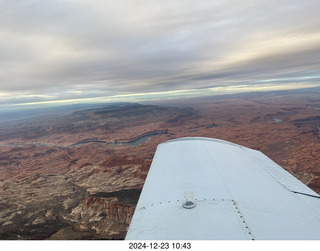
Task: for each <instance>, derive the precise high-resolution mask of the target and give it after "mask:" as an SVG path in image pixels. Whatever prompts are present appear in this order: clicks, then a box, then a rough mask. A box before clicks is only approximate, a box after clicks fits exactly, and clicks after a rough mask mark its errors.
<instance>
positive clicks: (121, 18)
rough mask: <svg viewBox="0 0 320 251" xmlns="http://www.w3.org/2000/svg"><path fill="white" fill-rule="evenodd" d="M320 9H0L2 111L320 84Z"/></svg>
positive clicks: (69, 0) (72, 0) (295, 2)
mask: <svg viewBox="0 0 320 251" xmlns="http://www.w3.org/2000/svg"><path fill="white" fill-rule="evenodd" d="M319 9H320V2H319V1H318V0H307V1H300V0H280V1H279V0H277V1H276V0H262V1H249V0H248V1H234V0H229V1H226V0H220V1H209V0H208V1H200V2H199V1H198V2H195V1H190V0H188V1H186V0H184V1H169V0H163V1H151V0H149V1H148V0H135V1H130V0H121V1H102V0H101V1H99V0H95V1H82V0H51V1H41V0H25V1H19V0H11V1H1V0H0V99H1V101H0V103H2V104H4V103H19V102H33V101H34V102H36V101H46V100H59V99H62V100H63V99H79V98H86V97H88V98H94V97H100V96H114V95H124V94H130V93H131V94H134V93H144V92H164V91H176V90H189V89H203V88H211V87H215V86H226V87H227V86H230V85H232V86H233V85H235V84H236V85H237V84H238V85H241V84H247V83H248V82H250V81H251V82H252V83H255V84H258V83H259V82H255V81H256V80H264V79H273V78H287V77H291V78H294V77H297V78H298V77H303V76H309V75H320V74H319V71H320V70H318V69H320V68H319V58H320V57H319V56H320V29H319V27H320V19H319V18H318V13H317V12H318V10H319Z"/></svg>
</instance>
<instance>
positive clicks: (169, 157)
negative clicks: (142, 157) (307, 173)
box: [126, 138, 320, 240]
mask: <svg viewBox="0 0 320 251" xmlns="http://www.w3.org/2000/svg"><path fill="white" fill-rule="evenodd" d="M186 201H188V203H187V204H189V207H190V208H188V205H187V206H186V205H185V204H184V203H186ZM126 239H127V240H130V239H131V240H253V239H264V240H276V239H281V240H289V239H293V240H294V239H298V240H302V239H320V196H319V195H318V194H317V193H315V192H314V191H312V190H311V189H310V188H308V187H307V186H305V185H304V184H303V183H301V182H300V181H299V180H297V179H296V178H294V177H293V176H292V175H291V174H289V173H288V172H286V171H285V170H284V169H283V168H281V167H280V166H278V165H277V164H276V163H275V162H273V161H272V160H270V159H269V158H268V157H266V156H265V155H263V154H262V153H261V152H259V151H255V150H252V149H249V148H246V147H243V146H240V145H236V144H233V143H230V142H226V141H222V140H218V139H209V138H181V139H176V140H170V141H167V142H165V143H162V144H160V145H159V146H158V148H157V151H156V154H155V156H154V159H153V162H152V165H151V168H150V171H149V173H148V176H147V179H146V182H145V184H144V187H143V190H142V193H141V195H140V198H139V201H138V204H137V207H136V210H135V212H134V215H133V218H132V221H131V224H130V227H129V230H128V233H127V236H126Z"/></svg>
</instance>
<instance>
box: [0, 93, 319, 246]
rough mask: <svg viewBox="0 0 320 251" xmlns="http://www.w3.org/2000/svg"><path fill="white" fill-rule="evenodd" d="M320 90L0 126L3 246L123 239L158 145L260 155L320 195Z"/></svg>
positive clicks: (84, 112) (110, 108)
mask: <svg viewBox="0 0 320 251" xmlns="http://www.w3.org/2000/svg"><path fill="white" fill-rule="evenodd" d="M319 97H320V90H319V89H316V88H315V89H304V90H292V91H277V92H261V93H244V94H236V95H221V96H211V97H202V98H189V99H170V100H158V101H149V102H143V103H139V104H137V103H117V104H105V105H103V106H101V107H92V106H91V107H90V108H88V109H81V110H78V111H73V112H70V113H67V114H66V113H63V114H61V115H59V114H56V115H55V116H41V117H37V118H24V119H23V120H16V121H10V122H8V123H0V239H11V240H20V239H34V240H35V239H36V240H39V239H50V240H65V239H73V240H78V239H123V238H124V237H125V234H126V231H127V229H128V226H129V224H130V221H131V217H132V215H133V212H134V209H135V205H136V203H137V201H138V198H139V194H140V192H141V189H142V187H143V184H144V181H145V178H146V176H147V174H148V170H149V168H150V165H151V162H152V159H153V156H154V153H155V151H156V148H157V145H159V144H160V143H162V142H165V141H167V140H170V139H174V138H180V137H210V138H218V139H222V140H227V141H231V142H233V143H236V144H240V145H243V146H246V147H249V148H253V149H257V150H259V151H261V152H263V153H264V154H265V155H267V156H268V157H269V158H271V159H272V160H273V161H275V162H276V163H278V164H279V165H280V166H282V167H283V168H285V169H286V170H287V171H288V172H290V173H291V174H292V175H294V176H295V177H297V178H298V179H299V180H301V181H302V182H303V183H305V184H306V185H308V186H309V187H310V188H312V189H313V190H315V191H316V192H318V193H319V192H320V129H319V128H320V98H319Z"/></svg>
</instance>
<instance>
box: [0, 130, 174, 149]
mask: <svg viewBox="0 0 320 251" xmlns="http://www.w3.org/2000/svg"><path fill="white" fill-rule="evenodd" d="M161 134H171V135H173V133H169V132H168V131H160V132H150V133H145V134H142V135H141V136H138V137H136V138H134V139H131V140H121V141H120V140H119V141H116V142H108V141H104V140H83V141H79V142H77V143H75V144H73V145H63V144H48V143H42V142H35V143H9V144H0V146H46V147H61V148H73V147H77V146H81V145H85V144H89V143H96V144H108V145H114V146H118V147H124V146H131V147H136V146H137V145H140V144H141V143H143V142H146V141H147V140H148V139H149V138H152V137H155V136H157V135H161Z"/></svg>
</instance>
